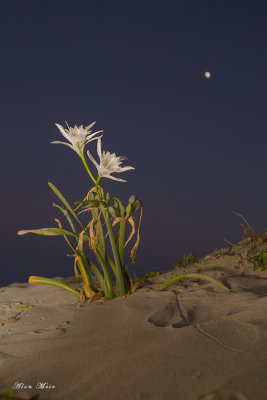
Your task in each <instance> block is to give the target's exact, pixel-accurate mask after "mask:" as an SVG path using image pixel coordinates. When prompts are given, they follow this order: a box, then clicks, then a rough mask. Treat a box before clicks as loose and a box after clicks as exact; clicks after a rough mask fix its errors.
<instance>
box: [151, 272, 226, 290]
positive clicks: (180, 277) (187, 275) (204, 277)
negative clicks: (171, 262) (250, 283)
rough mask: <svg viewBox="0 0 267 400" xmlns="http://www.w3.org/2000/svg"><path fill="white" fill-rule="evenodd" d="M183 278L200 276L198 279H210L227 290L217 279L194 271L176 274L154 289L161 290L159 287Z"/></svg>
mask: <svg viewBox="0 0 267 400" xmlns="http://www.w3.org/2000/svg"><path fill="white" fill-rule="evenodd" d="M184 278H200V279H205V280H207V281H210V282H212V283H214V284H215V285H217V286H219V287H220V288H221V289H223V290H226V291H229V289H228V288H227V287H226V286H225V285H224V284H223V283H221V282H219V281H217V280H215V279H213V278H211V277H210V276H207V275H203V274H197V273H196V274H185V275H180V276H177V277H176V278H173V279H170V280H169V281H167V282H164V283H163V284H162V285H160V286H158V287H157V288H156V290H161V289H162V288H164V287H165V286H168V285H171V284H172V283H174V282H177V281H179V280H181V279H184Z"/></svg>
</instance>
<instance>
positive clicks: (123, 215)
mask: <svg viewBox="0 0 267 400" xmlns="http://www.w3.org/2000/svg"><path fill="white" fill-rule="evenodd" d="M119 209H120V216H121V217H125V208H124V205H123V204H122V203H121V202H120V203H119Z"/></svg>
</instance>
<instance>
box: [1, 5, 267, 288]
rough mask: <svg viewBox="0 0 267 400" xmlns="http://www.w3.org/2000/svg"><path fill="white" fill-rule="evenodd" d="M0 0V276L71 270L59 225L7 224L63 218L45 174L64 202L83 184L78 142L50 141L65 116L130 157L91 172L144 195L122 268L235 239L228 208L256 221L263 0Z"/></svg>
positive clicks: (126, 193) (116, 189) (78, 194)
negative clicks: (137, 241)
mask: <svg viewBox="0 0 267 400" xmlns="http://www.w3.org/2000/svg"><path fill="white" fill-rule="evenodd" d="M4 3H5V4H4ZM4 3H3V4H1V13H0V14H1V16H0V21H1V23H0V31H1V36H0V37H1V39H0V51H1V53H0V54H1V63H0V68H1V78H0V79H1V132H2V139H3V142H2V144H1V172H2V179H1V182H2V185H1V189H2V190H1V226H2V240H1V245H2V251H1V253H2V254H1V255H2V257H1V265H2V268H1V270H2V274H1V282H0V286H4V285H7V284H8V283H11V282H13V281H20V282H23V281H27V278H28V277H29V276H30V275H41V276H46V277H54V276H70V275H73V259H71V258H69V257H66V253H70V252H71V250H70V249H69V248H68V247H67V244H66V242H65V240H64V239H63V238H62V237H42V236H39V235H38V236H37V235H26V236H17V231H18V230H20V229H36V228H41V227H52V226H57V225H56V222H55V221H54V218H60V220H61V222H62V223H64V224H65V222H64V220H63V216H62V215H61V214H59V211H58V210H57V209H56V208H54V207H53V206H52V203H53V202H57V203H59V202H58V201H57V198H56V196H55V195H54V193H53V192H52V191H51V189H50V188H49V186H48V185H47V182H48V181H49V182H52V183H53V184H54V185H55V186H57V187H58V189H59V190H60V191H61V192H62V193H63V194H64V196H65V197H66V198H67V199H68V200H69V202H70V203H71V204H73V202H74V201H77V200H81V199H82V197H84V196H85V194H86V193H87V191H88V190H89V189H90V188H91V187H92V183H91V181H90V179H89V177H88V175H87V173H86V170H85V169H84V167H83V164H82V162H81V160H80V158H79V157H78V156H77V154H76V153H75V152H74V151H72V150H71V149H69V148H68V147H67V146H63V145H51V144H50V142H51V141H55V140H60V141H63V140H65V139H64V138H63V136H62V135H61V133H60V132H59V131H58V129H57V128H56V126H55V123H56V122H57V123H60V124H62V125H63V124H64V121H65V120H66V121H68V123H69V125H70V126H74V125H75V124H77V125H81V124H83V125H89V124H90V123H91V122H93V121H96V125H95V130H100V129H103V130H104V137H103V150H106V151H110V152H115V153H116V154H117V155H124V156H127V157H128V161H127V162H125V164H124V165H131V166H133V167H135V170H133V171H128V172H126V173H123V174H119V175H117V176H118V177H120V178H124V179H126V180H127V183H120V182H116V181H111V180H109V179H102V181H101V184H102V186H103V187H104V189H105V190H109V191H110V192H111V193H112V194H113V195H115V196H116V195H117V196H118V197H120V198H121V199H122V200H124V201H126V200H127V199H128V198H129V197H130V195H131V194H132V193H135V194H136V195H137V197H138V198H140V199H141V200H143V205H144V209H143V221H142V228H141V245H140V246H139V249H138V252H137V257H136V263H135V265H134V266H133V267H132V266H131V267H130V271H131V272H134V273H136V274H137V275H139V274H141V273H143V272H149V271H150V270H155V269H158V270H166V269H171V268H172V267H173V263H174V262H176V261H179V260H181V259H182V257H183V255H184V254H185V253H189V252H193V253H196V254H198V255H199V256H203V255H205V254H208V253H209V252H211V251H213V250H214V249H215V248H220V247H225V246H227V245H226V243H225V242H224V239H228V240H230V241H233V242H234V241H238V240H240V239H241V231H242V229H241V227H240V222H241V220H240V219H239V218H238V217H237V216H236V215H234V214H232V210H233V211H237V212H240V213H242V214H243V215H244V216H245V217H246V218H247V219H248V221H249V222H250V223H251V225H252V226H254V228H255V229H256V230H257V231H259V232H261V231H262V230H264V229H265V228H267V207H266V203H267V184H266V168H267V160H266V146H267V78H266V73H267V50H266V43H267V24H266V21H267V3H266V1H257V0H256V1H254V2H252V1H243V2H233V1H232V0H231V1H228V0H226V1H214V0H213V1H205V0H204V1H201V2H200V1H197V0H196V1H190V0H185V1H182V0H181V1H168V0H166V1H164V2H163V1H144V0H142V1H135V2H127V1H98V2H96V1H91V0H88V1H76V2H73V1H69V0H64V1H60V0H53V1H46V2H40V1H39V2H38V1H31V0H26V1H23V2H22V1H19V0H14V1H12V2H4ZM205 71H210V73H211V78H210V79H206V78H205V76H204V73H205ZM88 149H90V150H91V152H92V153H93V154H94V155H95V156H96V142H92V143H90V144H89V145H88ZM92 171H93V172H95V169H94V167H92ZM65 226H66V227H67V225H65ZM132 244H133V242H132ZM130 247H132V246H130ZM127 264H128V265H130V262H128V263H127ZM178 272H179V271H178Z"/></svg>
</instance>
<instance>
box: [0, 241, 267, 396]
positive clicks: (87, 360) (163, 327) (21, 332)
mask: <svg viewBox="0 0 267 400" xmlns="http://www.w3.org/2000/svg"><path fill="white" fill-rule="evenodd" d="M266 247H267V244H266V242H264V243H263V245H261V247H260V248H259V249H262V248H266ZM248 249H249V246H247V245H245V244H244V242H240V243H239V244H237V245H235V246H233V247H229V248H227V249H221V250H218V251H215V252H214V253H212V254H210V255H209V256H206V257H204V258H203V259H201V260H200V261H199V262H198V263H196V264H194V265H192V266H189V267H186V268H175V269H172V270H170V271H168V272H165V273H163V274H161V275H160V276H157V277H155V278H149V279H146V280H145V281H144V286H143V287H142V288H141V289H138V290H137V291H136V292H135V293H134V294H132V295H131V296H129V297H127V298H117V299H114V300H112V301H107V300H105V299H103V298H102V299H100V300H99V301H98V302H94V303H90V302H87V303H85V304H82V305H80V304H78V302H77V298H76V297H75V296H73V295H72V294H70V293H68V292H66V291H64V290H62V289H59V288H56V287H50V286H42V285H29V284H16V283H14V284H11V285H9V286H7V287H4V288H1V289H0V322H2V326H1V327H0V375H1V379H0V389H2V388H4V387H6V386H13V385H15V384H16V382H18V383H21V384H23V385H24V388H20V389H17V390H16V396H17V398H25V399H26V398H28V399H30V398H31V399H32V398H38V399H40V400H45V399H55V400H56V399H64V400H68V399H81V400H88V399H98V400H102V399H105V400H106V399H109V400H115V399H116V400H120V399H130V400H131V399H146V400H149V399H151V400H152V399H153V400H156V399H165V398H166V399H170V400H172V399H178V400H179V399H180V400H266V399H267V379H266V375H267V272H266V271H265V272H261V271H257V272H254V271H253V270H252V268H251V266H250V265H249V264H248V263H247V261H246V254H247V251H248ZM184 272H198V273H204V274H207V275H209V276H211V277H213V278H215V279H218V280H220V281H221V282H222V283H224V284H225V285H226V286H228V287H229V289H230V290H229V291H227V292H225V291H223V290H222V289H220V288H219V287H217V286H215V285H213V284H212V283H210V282H207V281H202V280H198V279H187V280H183V281H180V282H179V283H178V282H177V283H175V284H173V285H171V286H168V287H167V288H166V289H165V290H164V291H160V292H159V291H155V288H156V287H157V286H158V285H159V284H160V283H163V282H165V281H166V280H168V279H170V278H172V277H174V276H177V275H180V274H182V273H184ZM57 279H58V278H57ZM62 280H63V279H62ZM63 281H64V282H70V281H72V282H74V279H73V278H72V279H66V278H65V279H64V280H63ZM72 286H73V287H77V283H73V284H72ZM23 306H31V307H28V308H24V309H14V308H17V307H23ZM38 383H47V385H46V388H44V389H41V388H40V387H39V388H36V386H38ZM29 386H31V387H30V388H29ZM49 387H50V388H49ZM36 395H38V397H34V396H36Z"/></svg>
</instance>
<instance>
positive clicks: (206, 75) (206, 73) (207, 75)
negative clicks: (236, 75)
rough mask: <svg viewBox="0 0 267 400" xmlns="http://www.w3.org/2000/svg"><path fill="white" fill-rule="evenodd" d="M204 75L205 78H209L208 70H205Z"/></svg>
mask: <svg viewBox="0 0 267 400" xmlns="http://www.w3.org/2000/svg"><path fill="white" fill-rule="evenodd" d="M204 75H205V78H207V79H209V78H210V76H211V74H210V72H209V71H206V72H205V74H204Z"/></svg>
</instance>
